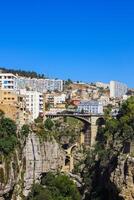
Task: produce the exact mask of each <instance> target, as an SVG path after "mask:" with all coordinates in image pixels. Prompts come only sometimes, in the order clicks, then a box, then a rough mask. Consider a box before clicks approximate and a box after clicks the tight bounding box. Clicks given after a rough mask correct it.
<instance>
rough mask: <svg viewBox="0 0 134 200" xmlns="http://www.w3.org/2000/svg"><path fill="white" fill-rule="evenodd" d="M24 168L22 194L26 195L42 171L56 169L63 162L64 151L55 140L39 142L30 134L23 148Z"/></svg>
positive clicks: (59, 167)
mask: <svg viewBox="0 0 134 200" xmlns="http://www.w3.org/2000/svg"><path fill="white" fill-rule="evenodd" d="M24 154H25V157H26V169H25V174H24V194H25V195H27V194H28V192H29V191H30V188H31V185H32V184H33V182H34V181H38V180H39V178H40V176H41V174H42V173H46V172H49V171H57V170H60V169H61V168H62V166H63V165H64V162H65V155H64V151H62V150H61V148H60V147H59V144H58V143H57V142H56V141H54V140H53V141H50V142H49V141H47V142H43V143H41V142H40V140H39V138H38V137H37V136H36V135H35V134H30V135H29V137H28V138H27V141H26V147H25V149H24Z"/></svg>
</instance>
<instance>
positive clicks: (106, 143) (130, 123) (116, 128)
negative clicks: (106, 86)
mask: <svg viewBox="0 0 134 200" xmlns="http://www.w3.org/2000/svg"><path fill="white" fill-rule="evenodd" d="M133 139H134V97H131V98H129V99H128V100H127V101H126V102H124V103H123V104H122V106H121V108H120V111H119V114H118V115H117V117H116V118H112V117H110V116H109V118H107V120H106V124H105V127H101V126H100V127H99V129H98V136H97V140H98V141H97V142H96V145H95V147H94V149H93V150H90V151H89V153H88V154H87V158H86V160H85V167H84V169H83V171H82V173H81V175H82V177H83V181H84V183H85V186H84V187H85V188H84V190H85V191H86V192H85V200H87V199H88V200H120V199H123V198H122V197H120V196H119V192H120V188H117V187H116V186H115V184H114V183H112V182H111V180H110V176H111V173H112V172H113V171H114V170H115V168H116V167H117V163H118V157H119V155H120V154H125V155H126V154H128V153H130V146H131V143H132V142H133Z"/></svg>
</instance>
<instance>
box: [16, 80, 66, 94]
mask: <svg viewBox="0 0 134 200" xmlns="http://www.w3.org/2000/svg"><path fill="white" fill-rule="evenodd" d="M17 86H18V90H19V89H25V88H28V89H29V90H36V91H38V92H42V93H44V92H47V91H58V92H62V91H63V81H62V80H59V79H37V78H26V77H18V78H17Z"/></svg>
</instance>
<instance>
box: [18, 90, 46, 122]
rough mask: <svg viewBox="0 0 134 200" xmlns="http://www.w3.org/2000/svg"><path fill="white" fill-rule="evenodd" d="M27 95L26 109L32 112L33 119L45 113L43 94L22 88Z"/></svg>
mask: <svg viewBox="0 0 134 200" xmlns="http://www.w3.org/2000/svg"><path fill="white" fill-rule="evenodd" d="M20 93H21V94H22V95H24V96H25V102H26V109H27V110H28V111H29V112H30V113H31V115H32V120H34V119H36V118H37V117H38V116H39V115H43V94H42V93H40V92H37V91H26V90H20Z"/></svg>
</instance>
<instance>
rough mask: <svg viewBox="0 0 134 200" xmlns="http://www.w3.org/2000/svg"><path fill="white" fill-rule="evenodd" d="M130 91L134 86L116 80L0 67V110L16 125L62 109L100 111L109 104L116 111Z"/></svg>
mask: <svg viewBox="0 0 134 200" xmlns="http://www.w3.org/2000/svg"><path fill="white" fill-rule="evenodd" d="M24 72H25V73H24ZM35 74H36V73H35ZM35 74H34V75H35ZM31 75H32V76H31ZM132 95H134V90H133V89H129V88H128V87H127V85H126V84H124V83H121V82H118V81H110V83H103V82H96V83H83V82H78V81H77V82H73V81H71V80H70V79H68V80H67V81H64V80H60V79H49V78H45V77H44V75H42V76H41V75H40V76H33V73H30V74H28V72H26V71H23V75H22V74H21V75H20V74H17V73H16V71H14V72H13V73H11V70H7V69H3V68H1V71H0V110H2V111H3V112H4V113H5V115H6V116H7V117H9V118H11V119H12V120H14V121H16V123H17V125H19V126H20V127H21V126H22V125H23V124H26V123H30V122H32V121H34V120H35V119H36V118H37V117H38V116H40V117H45V115H47V114H56V113H62V112H66V111H68V112H69V111H70V112H71V111H72V112H74V113H90V114H103V113H104V111H105V109H106V108H107V107H111V109H112V110H111V112H112V113H113V114H116V113H117V112H118V110H119V105H120V104H121V103H122V102H123V101H124V100H126V99H127V98H128V97H130V96H132Z"/></svg>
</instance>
